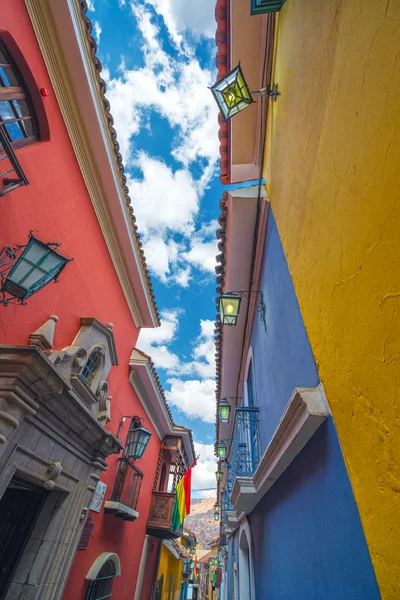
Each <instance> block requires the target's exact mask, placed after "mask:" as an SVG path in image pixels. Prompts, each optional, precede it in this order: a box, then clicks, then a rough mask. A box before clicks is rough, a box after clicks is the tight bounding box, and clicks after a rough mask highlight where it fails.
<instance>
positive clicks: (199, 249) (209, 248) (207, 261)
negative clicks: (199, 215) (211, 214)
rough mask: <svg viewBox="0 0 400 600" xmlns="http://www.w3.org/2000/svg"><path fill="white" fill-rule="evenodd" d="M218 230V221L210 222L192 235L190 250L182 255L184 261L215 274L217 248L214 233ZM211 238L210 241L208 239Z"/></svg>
mask: <svg viewBox="0 0 400 600" xmlns="http://www.w3.org/2000/svg"><path fill="white" fill-rule="evenodd" d="M217 228H218V221H211V223H209V224H208V225H204V226H203V227H202V228H201V229H200V231H198V232H197V233H196V234H195V235H193V237H192V239H191V243H190V250H189V251H188V252H186V253H185V254H184V259H185V260H186V261H187V262H188V263H190V264H191V265H192V266H194V267H196V268H198V269H202V270H203V271H208V272H209V273H213V274H214V273H215V266H216V264H217V263H216V260H215V257H216V256H217V254H218V246H217V239H216V235H215V232H216V230H217ZM210 238H211V239H210Z"/></svg>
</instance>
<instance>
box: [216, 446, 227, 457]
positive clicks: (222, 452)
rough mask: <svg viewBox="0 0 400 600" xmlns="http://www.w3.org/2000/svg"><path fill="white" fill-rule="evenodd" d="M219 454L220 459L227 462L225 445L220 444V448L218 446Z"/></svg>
mask: <svg viewBox="0 0 400 600" xmlns="http://www.w3.org/2000/svg"><path fill="white" fill-rule="evenodd" d="M217 453H218V458H220V459H221V460H225V459H226V446H225V444H218V446H217Z"/></svg>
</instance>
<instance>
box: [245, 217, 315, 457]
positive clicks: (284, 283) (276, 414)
mask: <svg viewBox="0 0 400 600" xmlns="http://www.w3.org/2000/svg"><path fill="white" fill-rule="evenodd" d="M260 289H261V290H262V292H263V294H264V301H265V304H266V309H267V313H266V320H267V333H265V329H264V325H263V324H262V322H261V320H260V319H259V318H258V315H256V318H255V320H254V327H253V334H252V340H251V344H252V348H253V360H254V376H255V377H254V378H255V391H256V405H257V406H259V407H260V437H261V451H262V452H263V450H264V449H265V448H266V446H267V445H268V443H269V441H270V440H271V437H272V435H273V433H274V431H275V429H276V426H277V425H278V422H279V420H280V418H281V416H282V412H283V410H284V408H285V406H286V405H287V403H288V401H289V398H290V396H291V394H292V392H293V390H294V388H296V387H310V388H313V387H316V386H317V385H318V383H319V375H318V371H317V367H316V365H315V362H314V357H313V354H312V350H311V347H310V343H309V341H308V337H307V333H306V330H305V328H304V324H303V319H302V316H301V313H300V309H299V305H298V302H297V298H296V294H295V291H294V288H293V284H292V279H291V277H290V273H289V269H288V266H287V263H286V258H285V255H284V252H283V249H282V245H281V242H280V239H279V234H278V231H277V228H276V224H275V220H274V216H273V213H272V210H271V209H270V211H269V218H268V229H267V239H266V244H265V250H264V258H263V267H262V274H261V278H260ZM261 408H262V410H261ZM262 452H261V453H262Z"/></svg>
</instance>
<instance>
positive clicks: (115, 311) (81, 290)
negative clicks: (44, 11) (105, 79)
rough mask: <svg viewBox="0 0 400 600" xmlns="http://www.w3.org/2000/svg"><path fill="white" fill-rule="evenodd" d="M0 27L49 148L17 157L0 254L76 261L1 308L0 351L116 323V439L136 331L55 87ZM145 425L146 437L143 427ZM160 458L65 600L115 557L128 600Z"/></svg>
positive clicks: (97, 541) (7, 18)
mask: <svg viewBox="0 0 400 600" xmlns="http://www.w3.org/2000/svg"><path fill="white" fill-rule="evenodd" d="M0 24H1V25H0V28H1V29H2V30H4V31H8V32H9V33H10V34H11V35H12V36H13V38H14V40H15V42H16V43H17V45H18V47H19V49H20V50H21V52H22V54H23V56H24V57H25V60H26V61H27V63H28V65H29V67H30V70H31V72H32V75H33V77H34V79H35V81H36V85H37V87H38V88H42V87H45V88H47V89H48V90H49V92H50V95H49V96H48V97H47V98H43V99H42V100H41V101H43V105H44V110H45V113H46V116H47V120H48V125H49V132H50V140H49V141H43V142H39V143H36V144H33V145H31V146H29V147H26V148H24V149H21V150H18V151H17V156H18V159H19V161H20V163H21V165H22V167H23V169H24V171H25V173H26V176H27V177H28V180H29V186H27V187H25V188H20V189H18V190H16V191H14V192H11V193H10V194H8V195H7V196H5V197H4V198H2V199H1V213H0V214H1V217H0V247H2V246H3V245H14V244H18V243H19V244H24V243H26V241H27V239H28V234H29V230H31V229H32V230H33V231H34V234H35V235H36V236H37V237H39V238H40V239H41V240H43V241H45V242H48V241H56V242H62V247H61V248H60V251H61V252H62V253H64V254H65V255H66V256H68V257H74V259H75V260H74V261H73V262H72V263H69V264H68V265H67V266H66V268H65V269H64V271H63V272H62V273H61V275H60V281H59V283H57V284H53V283H51V284H49V285H48V286H47V287H45V288H44V289H43V290H41V291H40V292H38V293H37V294H36V295H34V296H32V297H31V298H29V299H28V302H27V305H26V306H12V305H10V306H8V307H4V306H1V305H0V343H2V344H28V343H29V335H30V334H31V333H32V332H34V331H35V330H36V329H37V328H38V327H39V326H40V325H42V324H43V323H44V322H45V321H46V320H47V319H48V317H49V316H50V315H52V314H55V315H57V316H58V317H59V321H58V323H57V325H56V335H55V341H54V347H55V348H57V349H61V348H63V347H64V346H67V345H70V344H71V342H72V341H73V339H74V337H75V335H76V333H77V332H78V330H79V328H80V317H81V316H89V317H96V318H97V319H99V320H100V321H101V322H103V323H108V322H109V321H111V322H112V323H113V324H114V330H113V331H114V335H115V341H116V346H117V352H118V359H119V366H117V367H112V369H111V373H110V375H109V385H110V394H111V395H112V397H113V400H112V406H111V411H112V413H111V414H112V422H111V423H110V427H109V428H110V430H112V431H113V432H114V433H115V432H116V429H117V427H118V423H119V420H120V417H121V416H122V415H132V414H139V415H142V416H145V414H144V411H143V408H142V406H141V404H140V402H139V400H138V398H137V397H136V394H135V393H134V391H133V388H132V386H131V384H130V383H129V380H128V374H129V373H128V363H129V357H130V353H131V351H132V348H133V347H134V345H135V343H136V340H137V337H138V333H139V330H138V329H137V328H136V327H135V325H134V323H133V321H132V318H131V315H130V312H129V310H128V307H127V304H126V301H125V298H124V296H123V294H122V291H121V288H120V285H119V281H118V278H117V276H116V274H115V271H114V267H113V265H112V262H111V259H110V256H109V254H108V251H107V247H106V244H105V242H104V239H103V236H102V234H101V230H100V227H99V224H98V221H97V219H96V216H95V213H94V210H93V207H92V204H91V201H90V198H89V196H88V194H87V191H86V187H85V185H84V182H83V179H82V176H81V173H80V170H79V167H78V164H77V162H76V159H75V155H74V153H73V150H72V147H71V144H70V141H69V138H68V135H67V132H66V129H65V126H64V122H63V119H62V116H61V113H60V111H59V108H58V104H57V101H56V99H55V96H54V92H53V90H52V86H51V83H50V80H49V77H48V74H47V71H46V68H45V65H44V62H43V60H42V56H41V53H40V50H39V47H38V44H37V41H36V37H35V35H34V32H33V29H32V26H31V23H30V20H29V16H28V13H27V11H26V8H25V6H24V2H23V0H8V1H7V2H2V3H1V4H0ZM145 426H146V427H147V428H148V429H150V430H151V431H153V428H152V425H151V423H150V421H149V419H146V422H145ZM159 449H160V440H159V439H158V437H157V435H156V434H155V433H154V435H153V436H152V438H151V440H150V443H149V446H148V448H147V450H146V452H145V454H144V458H143V459H142V460H141V461H138V463H137V464H138V467H139V469H141V470H142V471H143V472H144V478H143V482H142V488H141V494H140V498H139V502H138V507H137V510H138V511H139V513H140V517H139V518H138V519H137V521H135V522H134V523H129V522H123V521H121V520H119V519H116V518H115V517H113V516H112V515H104V513H103V511H102V512H101V513H100V514H96V513H91V514H92V516H93V520H94V523H95V526H94V531H93V534H92V539H91V541H90V544H89V548H88V550H86V551H80V552H78V553H77V556H76V559H75V562H74V565H73V568H72V571H71V576H70V579H69V582H68V584H67V588H66V592H65V594H64V599H65V600H77V599H80V598H83V589H84V580H85V576H86V573H87V572H88V570H89V568H90V566H91V564H92V563H93V562H94V560H95V559H96V557H97V556H98V555H99V554H100V553H101V552H104V551H110V552H116V553H117V554H118V555H119V557H120V559H121V577H118V578H116V580H115V584H114V593H113V596H115V598H118V599H119V600H125V599H126V600H128V599H129V600H132V598H133V591H134V589H135V582H136V577H137V572H138V568H139V562H140V557H141V551H142V546H143V540H144V535H145V525H146V520H147V515H148V510H149V501H150V497H151V490H152V486H153V481H154V475H155V469H156V465H157V460H158V453H159ZM108 464H109V467H108V470H107V471H106V473H105V474H104V476H103V477H102V481H104V482H105V483H106V484H107V486H108V488H107V494H106V500H107V499H109V497H110V495H111V490H112V485H113V481H114V476H115V472H116V468H117V467H116V457H115V456H114V457H110V458H109V460H108Z"/></svg>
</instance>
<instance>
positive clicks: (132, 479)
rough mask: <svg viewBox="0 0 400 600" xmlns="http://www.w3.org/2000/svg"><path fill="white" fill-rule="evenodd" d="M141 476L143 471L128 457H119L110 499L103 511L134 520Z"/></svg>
mask: <svg viewBox="0 0 400 600" xmlns="http://www.w3.org/2000/svg"><path fill="white" fill-rule="evenodd" d="M142 478H143V473H142V472H141V471H139V469H138V468H137V467H136V466H135V465H134V463H133V462H132V461H131V460H129V458H128V457H126V456H122V457H121V458H119V459H118V471H117V476H116V478H115V482H114V488H113V491H112V494H111V500H107V502H106V503H105V505H104V510H105V512H106V513H108V514H112V515H114V517H117V518H118V519H123V520H124V521H135V520H136V519H137V518H138V516H139V513H138V512H137V511H136V505H137V500H138V497H139V492H140V486H141V484H142Z"/></svg>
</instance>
